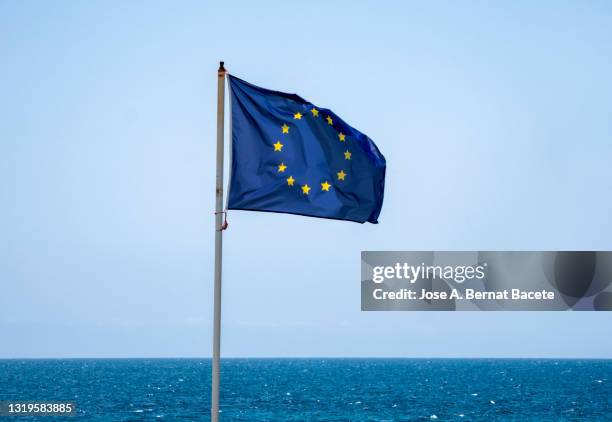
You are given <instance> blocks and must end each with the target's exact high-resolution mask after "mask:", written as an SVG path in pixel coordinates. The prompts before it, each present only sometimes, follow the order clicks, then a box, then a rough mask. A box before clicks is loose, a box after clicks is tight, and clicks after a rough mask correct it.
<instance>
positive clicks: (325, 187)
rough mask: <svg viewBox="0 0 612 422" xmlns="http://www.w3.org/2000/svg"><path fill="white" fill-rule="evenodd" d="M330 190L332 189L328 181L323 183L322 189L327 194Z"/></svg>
mask: <svg viewBox="0 0 612 422" xmlns="http://www.w3.org/2000/svg"><path fill="white" fill-rule="evenodd" d="M329 188H331V185H330V184H329V183H327V180H326V181H325V182H323V183H321V189H323V190H324V191H325V192H329Z"/></svg>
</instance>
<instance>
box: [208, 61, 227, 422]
mask: <svg viewBox="0 0 612 422" xmlns="http://www.w3.org/2000/svg"><path fill="white" fill-rule="evenodd" d="M217 73H218V78H217V182H216V194H215V195H216V199H217V201H216V205H215V292H214V318H213V350H212V388H211V402H212V405H211V407H210V419H211V421H212V422H218V420H219V369H220V357H221V263H222V260H221V255H222V252H223V243H222V242H223V229H224V227H223V134H224V127H223V124H224V118H225V115H224V112H225V109H224V108H225V107H224V106H225V73H226V70H225V67H223V62H220V63H219V70H218V72H217Z"/></svg>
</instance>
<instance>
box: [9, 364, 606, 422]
mask: <svg viewBox="0 0 612 422" xmlns="http://www.w3.org/2000/svg"><path fill="white" fill-rule="evenodd" d="M210 372H211V361H210V359H65V360H64V359H49V360H43V359H33V360H0V400H2V401H7V400H9V401H15V402H45V401H47V402H48V401H55V402H59V401H65V402H73V403H74V404H75V406H76V412H75V415H74V416H72V417H63V418H60V417H57V416H41V417H37V418H36V417H30V416H14V417H13V416H0V422H3V421H4V420H6V421H12V420H15V421H26V420H43V421H57V420H66V421H75V420H83V421H85V420H91V421H160V420H164V421H165V420H183V421H199V420H202V421H206V420H209V418H210V417H209V409H210V378H211V375H210ZM220 419H221V420H222V421H430V422H431V421H436V422H439V421H497V420H500V421H612V360H553V359H323V358H320V359H224V360H223V361H222V365H221V413H220Z"/></svg>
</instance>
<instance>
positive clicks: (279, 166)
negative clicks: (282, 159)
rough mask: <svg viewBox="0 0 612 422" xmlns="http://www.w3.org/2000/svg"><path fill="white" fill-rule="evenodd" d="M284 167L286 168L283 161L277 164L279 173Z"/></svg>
mask: <svg viewBox="0 0 612 422" xmlns="http://www.w3.org/2000/svg"><path fill="white" fill-rule="evenodd" d="M286 169H287V166H286V165H285V163H280V164H279V165H278V172H279V173H282V172H284V171H285V170H286Z"/></svg>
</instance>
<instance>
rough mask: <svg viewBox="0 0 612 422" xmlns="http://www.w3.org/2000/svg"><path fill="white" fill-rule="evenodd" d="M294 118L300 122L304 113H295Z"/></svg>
mask: <svg viewBox="0 0 612 422" xmlns="http://www.w3.org/2000/svg"><path fill="white" fill-rule="evenodd" d="M293 118H294V119H298V120H300V119H301V118H302V113H300V112H299V111H298V112H297V113H295V114H294V115H293Z"/></svg>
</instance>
